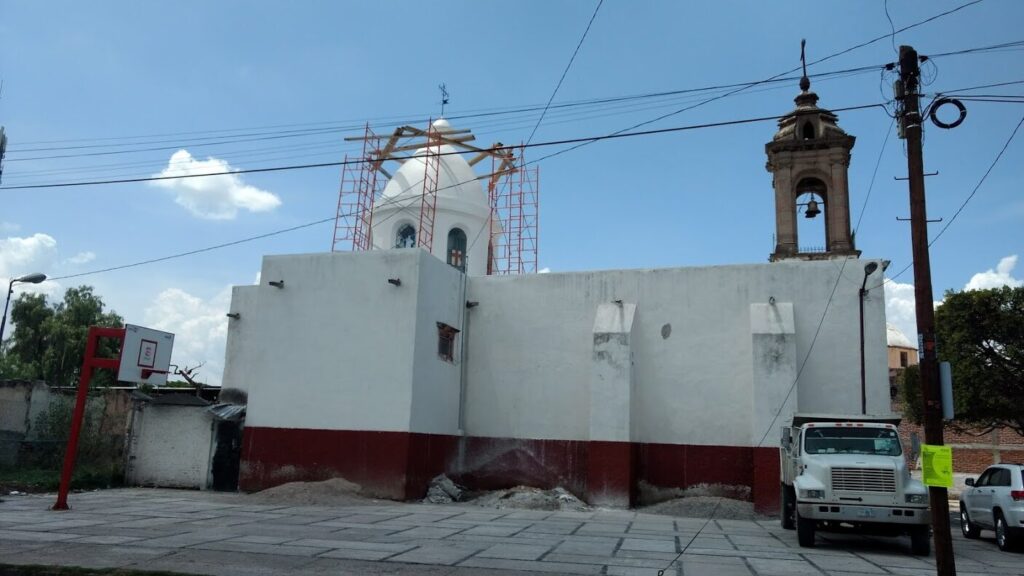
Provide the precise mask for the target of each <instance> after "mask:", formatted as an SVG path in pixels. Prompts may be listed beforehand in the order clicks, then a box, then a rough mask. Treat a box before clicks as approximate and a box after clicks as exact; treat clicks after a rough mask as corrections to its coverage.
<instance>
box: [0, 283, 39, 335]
mask: <svg viewBox="0 0 1024 576" xmlns="http://www.w3.org/2000/svg"><path fill="white" fill-rule="evenodd" d="M43 280H46V274H40V273H39V272H36V273H34V274H26V275H24V276H22V277H21V278H12V279H11V281H10V282H8V283H7V301H6V302H5V303H4V317H3V318H2V319H0V343H2V342H3V341H4V328H6V327H7V307H8V306H10V305H11V294H14V284H15V283H16V282H22V283H24V284H39V283H40V282H42V281H43Z"/></svg>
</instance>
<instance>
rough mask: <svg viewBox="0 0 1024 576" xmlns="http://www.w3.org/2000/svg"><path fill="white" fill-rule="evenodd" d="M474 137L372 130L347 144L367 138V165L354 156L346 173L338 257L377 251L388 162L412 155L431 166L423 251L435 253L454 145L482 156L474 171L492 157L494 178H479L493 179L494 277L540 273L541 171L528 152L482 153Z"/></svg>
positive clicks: (501, 149)
mask: <svg viewBox="0 0 1024 576" xmlns="http://www.w3.org/2000/svg"><path fill="white" fill-rule="evenodd" d="M474 139H475V136H473V135H472V133H471V132H470V131H469V130H446V129H442V130H438V129H437V128H436V127H435V126H434V124H433V123H430V124H428V127H427V129H426V130H422V129H420V128H416V127H413V126H402V127H400V128H396V129H395V130H394V132H393V133H392V134H390V135H378V134H375V133H374V132H373V131H372V130H371V129H370V126H369V125H367V126H366V130H365V134H364V135H363V136H356V137H350V138H346V140H348V141H359V140H362V141H363V154H362V156H361V157H360V158H359V159H349V157H347V156H346V158H345V160H346V162H345V164H344V166H343V167H342V174H341V186H340V189H339V193H338V213H337V217H336V219H335V230H334V241H333V243H332V245H331V249H332V251H348V250H352V251H359V250H369V249H371V248H372V247H373V238H372V225H373V210H374V205H375V203H376V202H377V200H378V199H379V198H380V196H381V193H382V192H383V191H384V187H385V184H386V183H387V181H388V180H389V179H390V178H391V174H390V173H389V172H388V170H387V169H385V167H384V164H385V163H386V162H389V161H392V162H397V163H403V162H405V161H407V160H409V159H411V158H413V156H408V155H406V153H408V152H409V151H413V152H414V156H415V157H418V158H420V159H422V161H423V164H424V172H423V181H422V186H421V190H420V202H419V205H420V206H419V208H420V210H419V227H418V229H417V234H416V245H417V246H421V247H423V248H426V249H427V250H428V251H430V250H432V248H433V240H434V221H435V215H436V211H437V193H438V186H439V183H440V170H441V163H442V162H443V161H444V156H445V154H446V153H447V152H446V153H442V151H441V150H442V149H441V147H442V146H445V145H447V146H450V147H451V148H452V149H453V150H460V151H465V152H468V153H475V155H474V156H473V157H472V158H471V159H469V160H468V164H469V165H470V166H475V165H476V164H478V163H479V162H480V161H482V160H484V159H487V158H490V159H491V172H490V173H489V174H485V175H483V176H478V179H479V180H486V181H487V200H488V204H489V207H490V219H491V221H490V223H489V229H490V230H489V231H490V234H489V238H488V262H487V273H488V274H501V275H507V274H528V273H534V272H536V271H537V253H538V223H539V222H538V212H539V193H540V188H539V175H540V171H539V169H538V168H537V167H536V166H529V165H527V163H526V162H525V161H524V160H523V150H524V148H523V147H522V146H516V147H509V146H505V145H503V144H502V143H500V142H498V143H495V144H494V145H493V146H491V147H490V148H479V147H477V146H473V145H472V144H469V142H471V141H473V140H474ZM381 176H383V178H382V177H381Z"/></svg>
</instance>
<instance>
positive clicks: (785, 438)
mask: <svg viewBox="0 0 1024 576" xmlns="http://www.w3.org/2000/svg"><path fill="white" fill-rule="evenodd" d="M792 444H793V439H792V438H791V437H790V435H789V428H788V427H785V426H783V427H782V447H783V448H785V449H786V451H787V452H788V451H789V449H790V447H791V446H792Z"/></svg>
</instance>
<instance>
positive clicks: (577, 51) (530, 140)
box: [526, 0, 604, 144]
mask: <svg viewBox="0 0 1024 576" xmlns="http://www.w3.org/2000/svg"><path fill="white" fill-rule="evenodd" d="M602 4H604V0H598V1H597V6H595V7H594V13H593V14H591V15H590V22H587V28H586V30H584V31H583V35H582V36H580V41H579V42H577V43H576V49H575V50H573V51H572V57H570V58H569V63H568V64H566V65H565V69H564V70H562V77H561V78H559V79H558V84H555V89H554V90H553V91H552V92H551V97H550V98H548V103H547V104H545V105H544V109H543V110H541V112H540V118H537V124H535V125H534V126H533V130H532V131H531V132H530V137H529V138H527V139H526V143H527V144H529V143H530V142H533V136H534V134H536V133H537V128H540V123H541V122H543V121H544V115H545V114H547V112H548V108H550V107H551V102H552V101H553V100H554V99H555V95H556V94H558V89H559V88H561V87H562V82H564V81H565V75H566V74H568V73H569V69H570V68H572V63H573V62H575V61H576V55H577V54H579V53H580V47H581V46H583V41H584V40H586V39H587V33H589V32H590V27H591V26H593V24H594V19H595V18H597V13H598V12H599V11H600V10H601V5H602Z"/></svg>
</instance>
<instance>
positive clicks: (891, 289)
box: [885, 278, 917, 341]
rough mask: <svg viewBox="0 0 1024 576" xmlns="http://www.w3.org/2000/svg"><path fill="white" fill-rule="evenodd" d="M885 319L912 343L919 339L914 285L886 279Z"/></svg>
mask: <svg viewBox="0 0 1024 576" xmlns="http://www.w3.org/2000/svg"><path fill="white" fill-rule="evenodd" d="M885 319H886V321H887V322H888V323H890V324H893V325H895V326H896V327H897V328H899V329H900V331H901V332H903V333H904V334H906V336H907V338H910V340H911V341H914V340H916V339H917V312H916V308H915V299H914V285H913V284H901V283H899V282H894V281H892V280H890V279H888V278H886V282H885Z"/></svg>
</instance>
